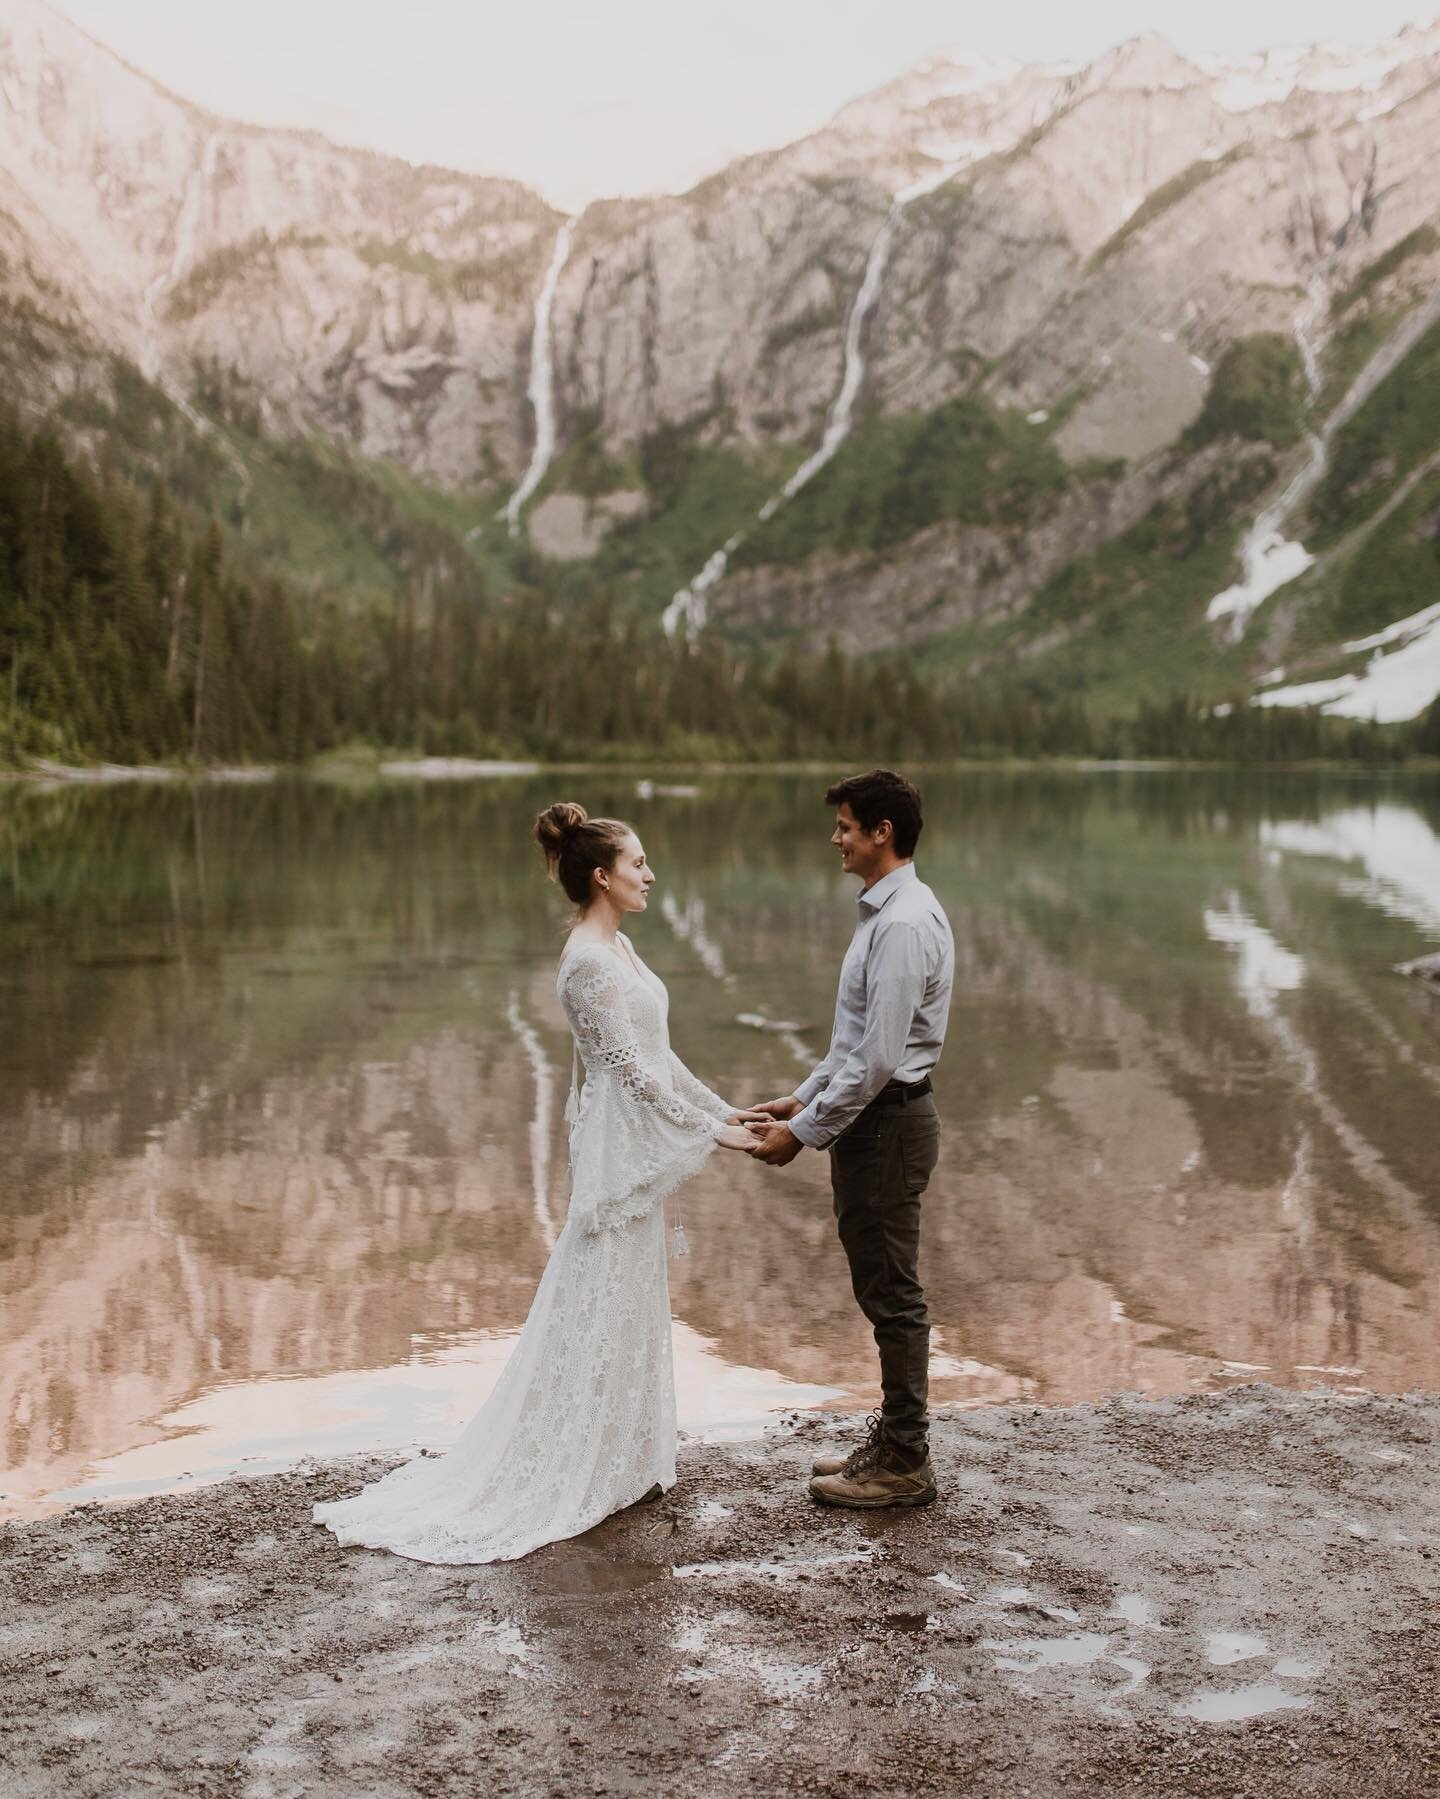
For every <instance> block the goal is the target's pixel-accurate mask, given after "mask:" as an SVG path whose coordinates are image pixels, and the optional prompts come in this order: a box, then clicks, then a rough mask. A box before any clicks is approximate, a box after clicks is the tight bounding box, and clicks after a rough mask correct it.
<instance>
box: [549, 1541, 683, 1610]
mask: <svg viewBox="0 0 1440 1799" xmlns="http://www.w3.org/2000/svg"><path fill="white" fill-rule="evenodd" d="M675 1572H676V1573H677V1574H679V1573H680V1572H681V1570H680V1569H679V1568H677V1569H676V1570H675ZM669 1573H670V1570H669V1568H668V1567H666V1566H664V1565H663V1564H660V1565H658V1566H657V1565H656V1564H655V1563H654V1562H626V1561H616V1560H613V1559H612V1558H611V1557H609V1556H603V1555H592V1554H589V1553H579V1552H576V1551H574V1550H571V1551H569V1552H568V1553H566V1552H565V1551H563V1550H562V1551H557V1553H556V1555H555V1557H554V1559H553V1560H552V1561H551V1563H550V1565H549V1566H548V1567H546V1568H544V1569H542V1570H540V1571H539V1580H538V1582H537V1585H538V1586H540V1587H541V1589H542V1590H543V1591H545V1592H547V1593H561V1594H564V1595H566V1596H567V1597H569V1598H579V1597H582V1596H588V1595H590V1594H594V1593H633V1592H634V1591H635V1590H636V1589H637V1588H638V1587H648V1586H651V1585H653V1583H654V1582H655V1581H657V1580H664V1579H666V1578H667V1577H668V1575H669Z"/></svg>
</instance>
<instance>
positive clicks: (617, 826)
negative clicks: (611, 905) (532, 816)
mask: <svg viewBox="0 0 1440 1799" xmlns="http://www.w3.org/2000/svg"><path fill="white" fill-rule="evenodd" d="M629 832H630V827H629V825H627V824H625V823H624V822H623V821H622V820H621V819H618V818H591V816H590V814H589V813H588V812H587V811H586V810H585V808H584V807H583V806H579V805H577V804H576V803H575V801H574V800H557V801H556V802H555V804H554V805H553V806H547V807H546V808H545V810H544V811H543V812H542V813H540V815H539V816H538V817H537V818H536V820H535V841H536V842H537V843H538V844H539V845H540V848H541V849H542V850H543V851H544V852H545V872H546V873H547V874H548V875H549V876H550V878H551V880H552V881H555V882H557V883H558V884H559V886H560V887H561V888H562V889H563V890H564V892H565V894H566V896H567V898H569V899H571V900H573V901H574V902H575V904H576V905H577V906H580V907H582V908H583V907H584V906H586V905H587V904H588V903H589V902H590V900H591V899H592V898H593V897H594V895H593V893H592V891H591V884H592V881H593V879H594V874H595V870H596V869H597V868H602V869H608V868H613V867H614V866H615V858H616V856H617V855H618V854H619V853H620V848H621V845H622V844H623V843H624V842H625V839H626V837H627V836H628V835H629ZM602 885H603V883H602Z"/></svg>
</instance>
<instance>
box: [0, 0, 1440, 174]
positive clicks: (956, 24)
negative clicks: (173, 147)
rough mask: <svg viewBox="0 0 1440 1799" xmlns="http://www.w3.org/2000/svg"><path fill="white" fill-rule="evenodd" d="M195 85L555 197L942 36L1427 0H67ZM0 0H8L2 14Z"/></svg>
mask: <svg viewBox="0 0 1440 1799" xmlns="http://www.w3.org/2000/svg"><path fill="white" fill-rule="evenodd" d="M58 9H59V10H60V11H62V12H64V13H67V14H68V15H69V17H70V18H72V19H73V20H74V21H75V22H76V24H78V25H81V26H83V27H84V29H85V30H87V31H88V32H90V34H91V35H92V36H93V37H96V38H99V39H100V41H101V42H102V43H105V44H108V45H109V46H110V47H111V48H112V49H114V50H117V51H118V52H119V53H120V54H121V55H122V56H124V57H125V58H126V59H127V60H128V61H130V62H132V63H134V64H136V65H137V67H139V68H141V69H143V70H145V72H146V73H147V74H150V75H153V76H155V77H156V78H157V79H158V80H160V81H162V82H164V83H165V84H166V86H168V87H171V88H173V89H174V90H175V91H176V92H177V93H180V94H183V95H185V96H186V97H187V98H188V99H192V100H195V101H198V102H200V103H201V104H203V105H206V106H208V107H210V108H212V109H213V110H214V111H217V112H220V113H223V114H227V115H229V116H231V117H237V118H241V119H248V120H251V121H253V122H255V123H257V124H268V125H307V126H313V127H314V128H316V129H318V130H320V131H324V132H325V133H327V134H328V135H329V136H331V137H334V138H338V139H339V140H341V141H342V142H345V143H350V144H361V145H367V146H370V147H372V148H375V149H380V150H388V151H391V152H393V153H394V154H396V155H399V156H405V157H409V158H411V159H412V160H414V161H432V162H439V163H444V164H447V165H449V166H451V167H454V168H460V169H468V170H473V171H475V172H477V173H481V174H488V175H513V176H516V177H518V178H519V179H520V180H522V181H527V182H529V183H530V184H531V185H532V186H535V187H538V188H539V189H540V190H541V192H542V193H544V194H545V196H546V197H547V198H548V199H550V200H551V201H553V202H554V203H555V204H556V205H560V206H565V207H574V206H578V205H580V204H583V202H584V201H586V200H588V199H593V198H595V197H597V196H600V195H605V194H623V193H646V192H664V191H674V190H675V189H678V188H683V187H686V186H688V185H689V184H690V183H691V182H692V181H695V180H697V179H698V178H699V177H700V176H701V175H704V174H707V173H708V172H709V171H710V170H712V169H714V168H717V167H719V166H720V165H721V164H722V163H724V162H726V161H728V160H729V159H730V158H731V157H733V156H736V155H739V154H742V153H744V152H747V151H752V150H762V149H767V148H770V147H773V146H775V145H778V144H783V143H787V142H789V141H790V140H791V139H793V138H796V137H800V136H802V135H804V133H806V132H807V131H812V130H814V129H815V128H816V127H817V126H818V125H821V124H823V123H824V121H825V120H826V119H827V118H829V116H830V115H831V114H832V113H833V112H835V111H836V109H837V108H839V107H840V106H842V105H844V103H845V102H846V101H847V100H851V99H854V98H855V96H856V95H858V94H862V93H865V92H867V91H868V90H869V89H871V88H875V87H879V86H881V85H882V84H883V83H884V82H886V81H888V80H890V79H891V78H892V77H894V76H895V75H898V74H900V73H901V72H902V71H903V70H905V69H907V68H909V67H910V66H911V65H912V64H914V63H916V62H919V61H921V60H922V59H923V58H924V57H926V56H927V55H930V54H931V53H932V52H934V51H936V50H941V49H954V50H967V51H975V52H977V53H982V54H985V55H989V56H1003V57H1013V58H1014V59H1015V60H1017V61H1020V62H1046V61H1051V60H1055V59H1060V58H1071V57H1084V58H1087V59H1088V58H1090V57H1094V56H1096V55H1098V54H1100V52H1101V51H1103V50H1106V49H1108V48H1109V47H1110V46H1111V45H1113V44H1117V43H1119V42H1121V41H1122V40H1123V39H1124V38H1127V37H1133V36H1134V35H1135V34H1136V33H1137V32H1140V31H1158V32H1159V33H1160V34H1161V35H1162V36H1164V37H1166V38H1168V39H1169V40H1170V42H1171V43H1173V44H1174V45H1175V46H1176V48H1177V49H1179V50H1182V51H1189V52H1200V51H1212V52H1226V51H1237V52H1245V51H1254V50H1261V49H1267V48H1278V47H1282V46H1288V45H1295V44H1310V43H1317V42H1321V41H1330V42H1338V43H1342V44H1355V45H1364V44H1372V43H1375V42H1377V41H1378V40H1380V39H1381V38H1384V37H1388V36H1391V35H1392V34H1393V33H1395V32H1396V31H1398V30H1399V29H1400V28H1401V27H1402V26H1403V25H1404V24H1406V23H1407V22H1408V21H1410V20H1412V19H1416V18H1420V19H1429V18H1431V17H1433V16H1434V0H1418V4H1417V0H1408V3H1407V0H1366V4H1364V5H1361V4H1360V3H1359V0H1305V3H1304V4H1303V5H1302V4H1301V3H1300V0H1208V3H1207V4H1205V5H1198V4H1196V0H1183V3H1182V0H1088V4H1084V3H1082V4H1076V0H1006V4H1004V5H998V6H997V5H991V6H985V7H979V6H973V5H972V6H962V5H959V4H957V3H956V0H948V3H944V0H586V4H583V5H582V4H578V3H576V0H504V3H503V4H497V3H496V0H246V3H245V4H244V5H240V6H236V5H224V4H217V3H216V0H59V7H58ZM3 13H4V0H0V17H3Z"/></svg>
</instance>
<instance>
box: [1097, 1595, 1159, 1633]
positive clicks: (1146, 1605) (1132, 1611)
mask: <svg viewBox="0 0 1440 1799" xmlns="http://www.w3.org/2000/svg"><path fill="white" fill-rule="evenodd" d="M1106 1616H1107V1617H1111V1618H1123V1619H1124V1620H1125V1622H1126V1623H1127V1624H1133V1625H1135V1626H1136V1627H1137V1628H1139V1629H1141V1630H1164V1629H1165V1626H1164V1625H1163V1624H1161V1623H1158V1622H1157V1620H1156V1617H1155V1614H1154V1612H1153V1611H1152V1610H1151V1609H1150V1601H1149V1600H1148V1599H1147V1598H1146V1597H1145V1595H1144V1594H1143V1593H1121V1594H1119V1595H1118V1597H1117V1598H1116V1600H1115V1606H1114V1609H1113V1610H1112V1611H1110V1612H1108V1613H1107V1614H1106Z"/></svg>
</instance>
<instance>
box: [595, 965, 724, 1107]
mask: <svg viewBox="0 0 1440 1799" xmlns="http://www.w3.org/2000/svg"><path fill="white" fill-rule="evenodd" d="M560 1003H561V1005H562V1006H564V1008H565V1016H566V1017H567V1018H568V1019H569V1020H570V1028H571V1030H572V1031H574V1033H575V1041H576V1043H577V1044H578V1045H579V1046H580V1059H581V1061H582V1062H583V1063H584V1064H585V1072H586V1075H587V1076H595V1075H598V1074H609V1075H611V1076H613V1077H614V1078H615V1079H616V1080H617V1081H618V1082H619V1084H620V1087H621V1090H622V1091H623V1092H624V1094H625V1096H626V1098H627V1099H629V1100H630V1101H631V1102H632V1103H633V1104H634V1105H637V1106H642V1107H646V1108H648V1109H650V1110H652V1111H655V1112H658V1113H659V1114H660V1116H661V1117H663V1118H666V1119H668V1120H669V1121H670V1123H671V1124H673V1125H677V1126H678V1127H679V1128H680V1129H681V1130H683V1131H685V1132H687V1133H689V1134H691V1135H693V1136H697V1137H712V1138H713V1137H715V1136H716V1135H718V1133H719V1132H720V1130H721V1129H722V1128H723V1125H724V1119H723V1118H719V1117H716V1116H715V1115H713V1114H712V1113H710V1112H708V1111H702V1110H701V1108H700V1107H699V1106H698V1105H695V1104H693V1103H692V1102H691V1101H690V1100H689V1099H686V1098H685V1097H684V1096H683V1095H682V1094H680V1093H678V1092H676V1090H675V1088H674V1087H673V1086H672V1085H671V1084H670V1083H669V1082H668V1081H666V1080H663V1079H662V1078H661V1075H660V1072H659V1070H658V1069H657V1068H655V1067H654V1066H653V1065H652V1064H651V1063H649V1062H647V1060H646V1059H645V1057H644V1055H643V1054H642V1052H641V1048H640V1044H639V1041H638V1039H637V1038H636V1036H635V1032H634V1029H633V1027H632V1026H631V1023H630V1018H629V1014H628V1012H627V1010H626V1006H625V993H624V988H623V986H622V984H621V980H620V973H619V970H618V968H617V967H616V966H615V964H614V963H613V961H612V960H611V958H610V957H609V956H608V955H606V953H605V952H604V950H600V951H598V952H596V953H593V954H592V953H589V952H580V953H577V954H576V955H574V956H573V957H572V958H571V960H570V963H569V965H568V967H567V968H566V969H565V971H564V973H563V975H562V976H561V979H560ZM692 1078H693V1077H692ZM695 1085H696V1086H697V1087H698V1086H699V1085H700V1083H699V1082H698V1081H697V1082H695ZM702 1091H707V1092H708V1089H702ZM712 1097H713V1095H712Z"/></svg>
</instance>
